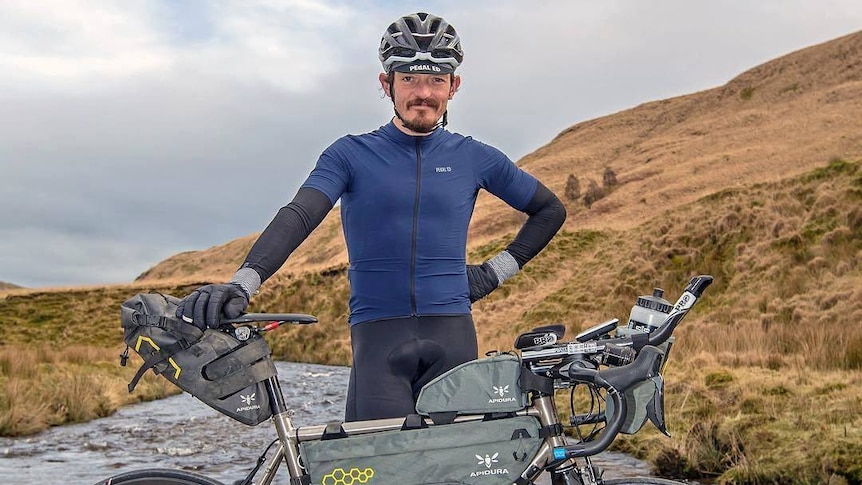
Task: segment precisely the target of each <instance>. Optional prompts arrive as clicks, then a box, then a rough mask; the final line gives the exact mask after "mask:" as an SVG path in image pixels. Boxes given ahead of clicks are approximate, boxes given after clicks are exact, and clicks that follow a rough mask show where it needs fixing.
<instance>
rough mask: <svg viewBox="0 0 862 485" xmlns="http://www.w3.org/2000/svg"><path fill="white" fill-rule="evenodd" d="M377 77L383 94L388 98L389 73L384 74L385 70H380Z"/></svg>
mask: <svg viewBox="0 0 862 485" xmlns="http://www.w3.org/2000/svg"><path fill="white" fill-rule="evenodd" d="M377 79H378V80H379V81H380V88H381V89H383V93H384V94H385V95H386V97H387V98H388V97H389V93H390V90H389V75H388V74H386V73H385V72H381V73H380V75H379V76H377Z"/></svg>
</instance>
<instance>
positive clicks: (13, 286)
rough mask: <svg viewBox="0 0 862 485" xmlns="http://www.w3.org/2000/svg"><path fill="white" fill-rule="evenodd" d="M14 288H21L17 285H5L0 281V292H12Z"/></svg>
mask: <svg viewBox="0 0 862 485" xmlns="http://www.w3.org/2000/svg"><path fill="white" fill-rule="evenodd" d="M15 288H21V287H20V286H18V285H13V284H12V283H5V282H3V281H0V290H13V289H15Z"/></svg>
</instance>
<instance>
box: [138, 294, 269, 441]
mask: <svg viewBox="0 0 862 485" xmlns="http://www.w3.org/2000/svg"><path fill="white" fill-rule="evenodd" d="M179 302H180V300H179V299H178V298H175V297H172V296H168V295H162V294H158V293H147V294H144V293H142V294H138V295H135V296H134V297H132V298H130V299H128V300H126V301H125V302H123V305H122V309H121V310H122V317H121V322H122V326H123V340H124V341H125V343H126V346H127V348H126V353H124V356H125V355H127V353H128V349H129V348H132V349H134V351H135V352H137V353H138V355H140V356H141V358H142V359H143V360H144V363H143V365H141V367H140V368H139V369H138V371H137V373H136V374H135V376H134V378H132V381H131V382H130V383H129V392H132V391H133V390H134V388H135V386H136V385H137V383H138V380H140V378H141V377H142V376H143V375H144V373H146V371H147V370H148V369H152V370H153V372H154V373H155V374H157V375H161V376H162V377H164V378H165V379H167V380H169V381H171V382H172V383H173V384H175V385H176V386H177V387H179V388H180V389H182V390H183V391H185V392H188V393H189V394H191V395H192V396H194V397H196V398H197V399H199V400H200V401H202V402H203V403H204V404H206V405H208V406H210V407H211V408H213V409H215V410H216V411H218V412H220V413H222V414H224V415H226V416H228V417H231V418H233V419H235V420H237V421H239V422H241V423H243V424H247V425H256V424H259V423H261V422H263V421H265V420H266V419H268V418H269V417H270V416H272V410H271V409H270V405H269V399H268V397H267V393H266V388H265V387H264V383H263V381H265V380H266V379H268V378H270V377H272V376H274V375H275V364H273V362H272V358H271V357H270V350H269V346H268V345H267V344H266V341H265V340H264V339H263V337H261V336H260V335H258V334H256V333H252V334H251V337H250V338H248V339H247V340H245V341H240V340H238V339H237V338H236V337H235V336H234V335H233V333H229V332H225V331H221V330H214V329H209V328H208V329H206V330H204V331H201V330H200V329H199V328H198V327H196V326H194V325H191V324H189V323H186V322H184V321H182V320H180V319H178V318H176V317H175V314H176V313H175V312H176V309H177V305H178V304H179ZM121 364H122V365H125V359H121Z"/></svg>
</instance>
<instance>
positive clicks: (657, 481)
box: [602, 477, 683, 485]
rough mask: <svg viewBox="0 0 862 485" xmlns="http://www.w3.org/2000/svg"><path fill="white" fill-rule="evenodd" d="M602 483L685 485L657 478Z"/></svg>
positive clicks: (614, 480) (608, 484) (626, 479)
mask: <svg viewBox="0 0 862 485" xmlns="http://www.w3.org/2000/svg"><path fill="white" fill-rule="evenodd" d="M602 483H603V484H604V485H683V484H682V482H675V481H673V480H665V479H664V478H655V477H637V478H612V479H610V480H604V481H603V482H602Z"/></svg>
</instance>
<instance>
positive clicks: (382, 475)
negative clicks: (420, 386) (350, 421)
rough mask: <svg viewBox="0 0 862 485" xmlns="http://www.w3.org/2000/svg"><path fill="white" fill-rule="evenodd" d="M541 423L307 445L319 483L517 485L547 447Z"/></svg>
mask: <svg viewBox="0 0 862 485" xmlns="http://www.w3.org/2000/svg"><path fill="white" fill-rule="evenodd" d="M539 428H540V424H539V421H538V420H537V419H536V418H535V417H533V416H517V417H510V418H505V419H495V420H490V421H471V422H461V423H452V424H445V425H433V426H429V427H427V428H421V429H408V430H395V431H383V432H379V433H369V434H361V435H355V436H347V437H341V438H335V439H324V440H316V441H304V442H301V443H300V444H299V450H300V455H301V457H302V462H303V463H304V464H305V468H306V470H307V471H308V473H309V475H311V483H313V484H344V483H348V484H349V483H352V484H362V483H368V484H378V485H424V484H437V485H440V484H485V485H491V484H500V485H503V484H505V485H511V484H512V483H513V482H515V480H517V479H518V476H519V475H520V474H521V473H522V472H523V471H524V470H525V469H526V468H527V466H528V465H529V463H530V460H531V459H532V458H533V456H535V454H536V452H537V451H538V449H539V446H540V445H541V443H542V438H540V437H539Z"/></svg>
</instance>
